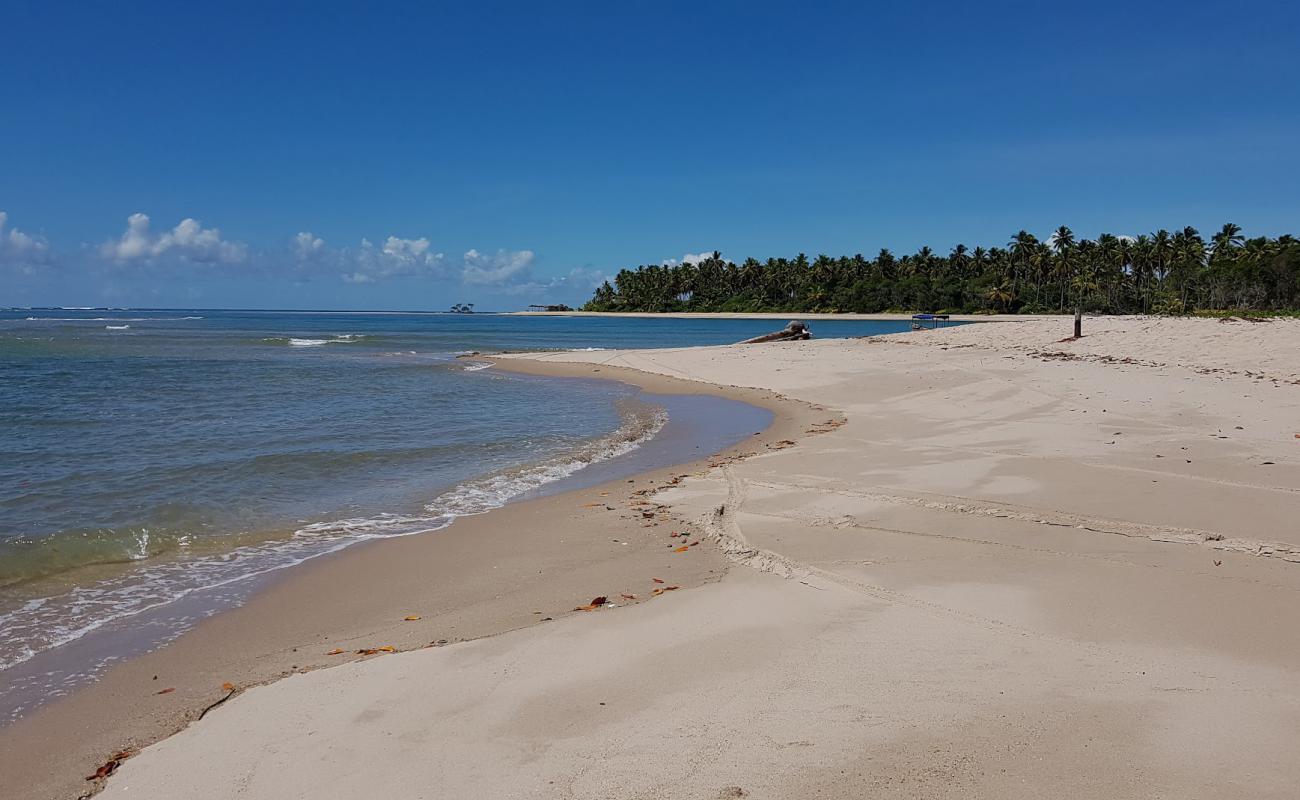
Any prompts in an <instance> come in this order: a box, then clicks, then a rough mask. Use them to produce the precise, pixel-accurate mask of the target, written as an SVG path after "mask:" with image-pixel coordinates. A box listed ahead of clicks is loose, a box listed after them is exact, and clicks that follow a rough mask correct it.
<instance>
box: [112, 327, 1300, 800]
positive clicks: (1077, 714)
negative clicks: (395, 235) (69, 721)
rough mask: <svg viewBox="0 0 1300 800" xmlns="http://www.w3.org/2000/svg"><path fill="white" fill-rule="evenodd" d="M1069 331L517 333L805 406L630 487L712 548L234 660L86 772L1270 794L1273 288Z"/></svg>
mask: <svg viewBox="0 0 1300 800" xmlns="http://www.w3.org/2000/svg"><path fill="white" fill-rule="evenodd" d="M1068 333H1069V324H1068V321H1063V320H1029V321H1021V322H1018V323H1016V324H1013V325H980V326H966V327H961V328H954V329H948V330H943V331H936V332H926V333H921V334H903V335H898V336H889V337H875V338H872V339H865V340H821V341H819V340H814V341H811V342H798V343H786V344H779V345H764V346H751V347H717V348H698V349H677V350H657V351H626V352H618V351H606V352H594V353H561V354H544V355H533V356H528V357H525V358H520V359H517V360H516V361H514V362H512V363H516V364H522V363H524V362H525V361H527V362H528V363H527V367H528V368H530V369H535V370H547V369H554V370H556V371H558V372H562V373H565V374H575V373H576V374H591V375H597V376H604V377H610V376H612V377H618V376H620V375H627V374H628V373H626V372H625V370H627V369H634V370H639V371H641V372H643V373H649V374H654V375H662V376H671V377H674V378H680V379H687V380H694V381H702V382H707V383H711V384H720V385H723V386H737V387H759V388H761V389H763V390H767V391H770V392H775V393H778V394H780V395H783V396H787V397H790V398H794V399H796V400H802V401H805V402H806V403H811V404H816V405H817V406H819V407H821V408H822V409H824V412H822V413H820V414H819V415H813V416H810V417H808V418H806V419H805V420H804V421H803V422H802V423H801V425H802V429H801V430H800V431H799V432H797V433H792V434H788V435H786V436H784V437H782V438H780V439H776V440H775V441H767V442H765V443H764V445H765V446H763V447H756V448H754V450H755V452H756V455H754V456H752V457H748V458H720V459H715V460H713V461H712V462H710V463H709V464H705V465H701V466H700V468H699V469H696V470H693V471H692V472H691V473H690V474H689V476H688V477H686V478H684V479H677V480H669V481H664V482H662V483H660V484H659V485H660V486H663V487H665V488H663V489H662V490H660V491H658V492H656V493H653V494H648V495H645V498H646V501H647V502H651V503H653V504H655V506H654V508H655V513H663V514H670V515H672V516H673V517H674V518H679V519H682V520H685V521H688V522H689V523H690V524H691V525H692V526H694V529H695V530H698V531H699V532H700V533H701V534H702V535H703V536H704V537H707V538H706V539H705V543H704V544H702V545H700V548H697V549H701V551H702V552H701V553H700V555H704V554H705V553H706V552H712V553H715V554H717V555H718V556H720V559H719V563H724V564H725V563H729V564H732V568H731V569H730V571H728V572H726V574H725V576H724V577H722V578H721V579H720V580H714V581H702V582H699V583H697V585H696V588H689V589H683V590H680V591H675V592H671V593H667V594H665V595H663V596H661V597H657V598H655V601H654V602H651V603H641V604H637V605H635V606H633V607H631V608H619V609H615V610H613V611H604V610H601V611H596V612H591V613H582V612H579V613H576V614H571V615H570V616H568V617H566V618H564V619H559V620H557V621H555V622H554V623H551V624H547V625H544V626H531V627H527V628H525V629H521V630H515V631H512V632H509V633H503V634H501V635H499V636H493V637H491V638H486V639H480V640H477V641H472V642H466V643H462V644H455V645H451V646H448V647H442V648H432V649H427V650H421V651H418V652H413V653H404V654H399V655H392V656H383V657H379V658H376V659H372V660H369V661H364V662H358V663H354V664H348V665H346V666H344V667H341V668H338V669H332V670H322V671H317V672H312V673H310V674H306V675H295V676H293V677H292V678H290V679H287V680H284V681H280V682H278V683H275V684H273V685H270V686H266V687H262V688H257V689H253V690H251V691H248V692H246V693H244V694H241V695H240V696H237V697H235V698H234V699H233V700H231V701H230V702H229V703H227V704H226V705H225V706H223V707H222V708H220V709H218V710H217V711H214V712H213V713H212V714H211V715H209V716H208V717H207V718H206V719H205V720H204V721H203V722H202V723H200V724H197V725H193V726H191V727H189V728H188V729H186V730H185V731H183V732H182V733H180V734H179V735H177V736H174V737H172V738H170V739H167V740H165V741H163V742H161V743H159V744H158V745H156V746H154V747H151V748H149V749H147V750H145V751H144V752H143V753H141V754H139V755H137V756H134V757H132V758H130V759H129V760H127V761H126V762H124V764H123V765H122V767H121V768H120V770H119V772H118V774H117V775H116V776H115V777H113V778H112V779H111V780H110V781H109V782H108V786H107V790H106V792H105V795H106V796H108V797H123V798H126V797H129V798H171V797H178V796H183V797H187V798H192V799H193V798H228V797H249V798H283V797H309V796H310V797H324V796H359V795H361V794H374V795H378V796H394V797H427V798H434V797H447V798H452V797H470V796H477V797H543V798H552V797H553V798H607V797H632V798H642V797H643V798H678V797H682V798H685V797H699V798H716V797H752V798H789V797H884V798H889V797H900V798H901V797H908V798H959V797H960V798H970V797H987V798H1041V797H1071V798H1149V797H1205V798H1235V797H1242V798H1245V797H1250V798H1271V797H1276V798H1283V797H1292V796H1294V791H1295V786H1296V785H1298V784H1300V740H1297V738H1296V736H1295V732H1296V731H1297V730H1300V667H1297V665H1298V664H1300V636H1296V635H1295V633H1294V632H1295V631H1297V630H1300V603H1297V602H1296V600H1297V598H1298V597H1300V564H1297V563H1294V562H1293V560H1292V556H1293V555H1294V553H1295V552H1297V548H1300V527H1297V526H1296V524H1295V520H1296V519H1300V386H1298V385H1297V384H1296V380H1297V379H1298V378H1300V322H1297V321H1275V322H1270V323H1245V322H1222V323H1221V322H1218V321H1213V320H1155V319H1146V318H1121V319H1105V320H1088V321H1087V322H1086V324H1085V334H1087V335H1086V336H1085V337H1084V338H1083V339H1081V340H1077V341H1068V340H1067V341H1062V339H1064V337H1066V336H1067V335H1068ZM561 362H562V363H561ZM818 416H820V418H818ZM615 535H617V534H615ZM670 545H671V543H670ZM705 548H707V550H705ZM668 552H672V551H671V550H669V551H668Z"/></svg>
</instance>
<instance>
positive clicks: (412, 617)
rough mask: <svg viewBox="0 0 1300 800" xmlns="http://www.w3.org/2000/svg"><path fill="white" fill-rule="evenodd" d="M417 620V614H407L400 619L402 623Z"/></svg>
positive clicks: (418, 616)
mask: <svg viewBox="0 0 1300 800" xmlns="http://www.w3.org/2000/svg"><path fill="white" fill-rule="evenodd" d="M419 618H420V615H419V614H407V615H406V616H405V617H402V619H403V621H405V622H415V621H416V620H417V619H419Z"/></svg>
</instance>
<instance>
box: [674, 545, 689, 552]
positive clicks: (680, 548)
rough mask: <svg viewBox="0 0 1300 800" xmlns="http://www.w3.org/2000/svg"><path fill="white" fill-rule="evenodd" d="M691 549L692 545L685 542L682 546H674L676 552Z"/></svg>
mask: <svg viewBox="0 0 1300 800" xmlns="http://www.w3.org/2000/svg"><path fill="white" fill-rule="evenodd" d="M690 549H691V546H690V545H689V544H684V545H682V546H681V547H675V548H673V552H674V553H685V552H686V551H687V550H690Z"/></svg>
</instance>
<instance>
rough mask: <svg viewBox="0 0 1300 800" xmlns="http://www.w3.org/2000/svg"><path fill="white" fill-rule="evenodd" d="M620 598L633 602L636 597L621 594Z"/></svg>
mask: <svg viewBox="0 0 1300 800" xmlns="http://www.w3.org/2000/svg"><path fill="white" fill-rule="evenodd" d="M621 596H622V598H623V599H624V600H635V599H636V595H634V594H623V595H621Z"/></svg>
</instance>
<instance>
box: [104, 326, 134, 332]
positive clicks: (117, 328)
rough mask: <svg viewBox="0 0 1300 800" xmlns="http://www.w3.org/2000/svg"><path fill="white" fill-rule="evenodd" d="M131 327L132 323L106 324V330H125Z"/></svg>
mask: <svg viewBox="0 0 1300 800" xmlns="http://www.w3.org/2000/svg"><path fill="white" fill-rule="evenodd" d="M130 327H131V326H130V325H105V326H104V330H106V331H124V330H128V329H129V328H130Z"/></svg>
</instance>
